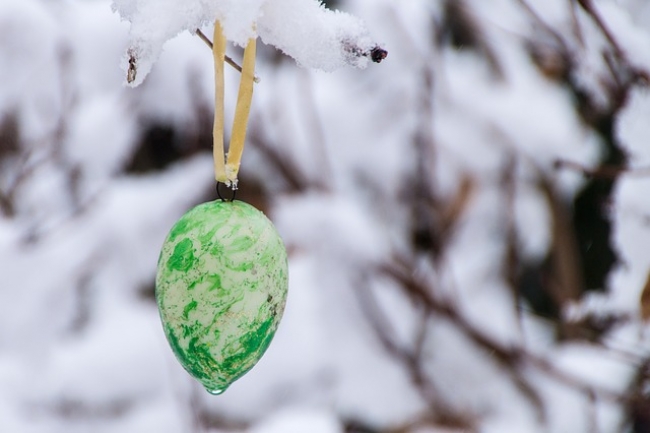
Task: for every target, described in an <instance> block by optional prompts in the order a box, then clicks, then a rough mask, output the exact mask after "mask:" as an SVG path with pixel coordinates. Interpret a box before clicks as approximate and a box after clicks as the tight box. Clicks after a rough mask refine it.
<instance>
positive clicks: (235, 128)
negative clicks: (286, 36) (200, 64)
mask: <svg viewBox="0 0 650 433" xmlns="http://www.w3.org/2000/svg"><path fill="white" fill-rule="evenodd" d="M256 48H257V40H256V39H255V38H253V39H250V40H249V41H248V44H247V45H246V48H245V49H244V61H243V64H242V70H241V81H240V82H239V94H238V95H237V106H236V107H235V117H234V120H233V125H232V134H231V138H230V146H229V147H228V159H227V161H226V158H225V156H224V139H223V136H224V88H225V85H224V62H225V59H226V38H225V36H224V34H223V30H222V28H221V24H219V21H217V22H215V24H214V38H213V42H212V53H213V56H214V89H215V102H214V127H213V130H212V136H213V137H212V138H213V157H214V175H215V179H216V180H217V182H221V183H225V184H226V185H228V186H230V187H232V188H233V189H236V188H237V175H238V173H239V166H240V165H241V157H242V153H243V152H244V142H245V141H246V127H247V125H248V117H249V114H250V110H251V102H252V100H253V86H254V82H255V54H256Z"/></svg>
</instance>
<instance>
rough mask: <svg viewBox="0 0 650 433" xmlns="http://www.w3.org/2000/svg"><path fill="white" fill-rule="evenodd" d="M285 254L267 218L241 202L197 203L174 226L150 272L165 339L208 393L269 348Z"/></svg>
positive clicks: (281, 300) (282, 294) (280, 305)
mask: <svg viewBox="0 0 650 433" xmlns="http://www.w3.org/2000/svg"><path fill="white" fill-rule="evenodd" d="M287 286H288V280H287V254H286V250H285V248H284V245H283V243H282V240H281V239H280V236H279V235H278V233H277V231H276V230H275V228H274V227H273V225H272V224H271V222H270V221H269V220H268V219H267V218H266V217H265V216H264V214H263V213H262V212H260V211H258V210H257V209H255V208H254V207H252V206H250V205H248V204H246V203H243V202H239V201H235V202H224V201H220V200H218V201H213V202H209V203H203V204H201V205H199V206H197V207H195V208H194V209H192V210H190V211H189V212H187V213H186V214H185V215H183V217H181V219H180V220H179V221H178V222H177V223H176V224H175V225H174V227H172V229H171V231H170V233H169V235H168V236H167V239H166V240H165V243H164V244H163V247H162V251H161V253H160V259H159V261H158V273H157V275H156V299H157V301H158V309H159V311H160V317H161V319H162V323H163V328H164V330H165V334H166V336H167V340H168V341H169V344H170V346H171V348H172V350H173V351H174V353H175V354H176V357H177V358H178V360H179V361H180V363H181V364H182V365H183V367H184V368H185V369H186V370H187V371H188V372H189V373H190V374H191V375H192V376H194V377H195V378H196V379H197V380H198V381H199V382H201V383H202V384H203V386H204V387H205V388H206V389H207V390H208V391H209V392H211V393H213V394H220V393H221V392H223V391H224V390H225V389H226V388H227V387H228V386H229V385H230V384H231V383H232V382H233V381H235V380H236V379H238V378H239V377H241V376H242V375H244V374H245V373H246V372H247V371H248V370H250V369H251V368H252V367H253V366H254V365H255V364H256V363H257V361H259V359H260V358H261V357H262V355H263V354H264V352H265V351H266V349H267V348H268V346H269V344H270V342H271V340H272V338H273V335H274V334H275V330H276V329H277V327H278V324H279V322H280V318H281V317H282V313H283V311H284V305H285V302H286V296H287Z"/></svg>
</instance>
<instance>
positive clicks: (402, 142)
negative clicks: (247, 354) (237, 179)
mask: <svg viewBox="0 0 650 433" xmlns="http://www.w3.org/2000/svg"><path fill="white" fill-rule="evenodd" d="M326 3H327V5H328V6H329V7H331V8H339V9H341V10H345V11H347V12H350V13H353V14H355V15H356V16H358V17H361V18H362V19H364V20H365V21H366V22H367V24H368V26H369V27H370V29H371V32H372V34H373V35H374V37H375V38H376V39H377V40H378V41H380V42H381V43H382V46H384V47H385V48H386V49H387V50H388V52H389V56H388V58H387V59H386V60H385V61H384V62H382V63H381V65H376V64H371V65H370V66H369V67H368V68H367V69H365V70H356V69H346V70H340V71H337V72H334V73H329V74H327V73H321V72H318V71H311V70H307V69H304V68H301V67H299V66H298V65H296V64H295V62H293V60H291V59H290V58H288V57H285V56H284V55H283V54H282V53H280V52H278V51H276V50H275V49H273V48H272V47H266V46H263V45H262V44H261V43H260V45H259V48H258V49H259V59H258V70H257V72H258V75H259V76H260V77H261V82H260V83H259V84H257V85H256V88H255V96H254V99H253V107H252V113H251V119H250V124H249V134H248V143H247V148H246V152H245V154H244V158H243V164H242V170H241V174H240V176H241V183H240V190H239V192H238V198H240V199H242V200H245V201H247V202H249V203H251V204H253V205H255V206H257V207H258V208H260V209H262V210H263V211H264V212H265V213H266V214H267V215H269V217H270V218H271V219H272V220H273V222H274V223H275V224H276V226H277V228H278V230H279V231H280V233H281V235H282V237H283V239H284V240H285V243H286V245H287V248H288V250H289V254H290V293H289V298H288V303H287V307H286V312H285V317H284V320H283V322H282V323H281V325H280V328H279V330H278V332H277V334H276V338H275V340H274V342H273V343H272V344H271V347H270V348H269V350H268V352H267V353H266V355H265V356H264V358H263V359H262V360H261V361H260V363H259V364H258V365H257V366H256V367H255V368H254V369H253V370H252V371H251V372H250V373H249V374H247V375H246V376H245V377H243V378H242V379H240V380H239V381H238V382H236V383H235V384H234V385H233V386H232V387H231V388H230V389H229V390H228V391H227V392H226V393H225V394H223V395H221V396H218V397H215V396H211V395H209V394H208V393H206V392H205V391H204V390H203V389H202V387H201V386H200V385H199V384H198V383H196V382H194V381H193V380H192V379H191V378H190V377H189V376H188V375H187V374H186V373H185V372H184V370H183V369H182V368H181V367H180V365H179V364H178V363H177V362H176V360H175V358H174V356H173V354H172V352H171V350H170V349H169V348H168V346H167V343H166V341H165V339H164V336H163V332H162V328H161V325H160V323H159V318H158V312H157V309H156V304H155V300H154V295H153V293H154V275H155V269H156V261H157V259H158V253H159V248H160V246H161V244H162V241H163V240H164V238H165V236H166V234H167V231H168V230H169V228H170V227H171V225H172V224H173V223H174V222H175V221H176V220H177V219H178V218H179V217H180V216H181V215H182V214H183V213H184V212H185V211H187V210H188V209H189V208H190V207H192V206H194V205H196V204H198V203H200V202H203V201H206V200H212V199H215V198H216V193H215V188H214V181H213V172H212V161H211V133H212V129H211V128H212V126H211V122H212V113H213V112H212V100H213V84H212V83H213V76H212V74H213V70H212V64H211V61H212V58H211V55H210V50H209V49H208V48H207V47H206V45H205V44H204V43H203V42H202V41H201V40H200V39H199V38H198V37H197V36H195V35H191V34H189V33H185V34H181V35H179V36H178V37H177V38H175V39H174V40H172V41H170V42H168V43H167V44H166V45H165V51H164V53H163V54H162V56H161V58H160V60H159V61H158V62H157V63H156V64H155V65H154V68H153V70H152V72H151V74H150V75H149V76H148V77H147V79H146V80H145V82H144V83H143V84H142V85H141V86H139V87H137V88H134V89H133V88H128V87H125V86H124V85H123V83H124V81H125V74H124V71H122V70H121V69H120V62H121V61H122V59H123V55H124V53H125V50H126V48H127V34H128V23H124V22H121V21H120V19H119V16H117V15H116V14H115V13H113V12H112V11H111V5H110V2H109V1H108V0H47V1H46V0H0V432H3V433H4V432H7V433H28V432H30V433H31V432H35V433H41V432H43V433H56V432H66V433H74V432H80V433H81V432H84V433H85V432H90V431H92V432H94V433H101V432H134V433H140V432H142V433H145V432H159V433H162V432H170V433H171V432H253V433H303V432H305V433H343V432H347V433H435V432H499V433H507V432H516V433H522V432H531V433H536V432H553V433H554V432H571V433H575V432H585V433H594V432H603V433H605V432H633V433H642V432H650V395H649V393H650V388H649V385H650V382H648V374H650V373H649V372H650V346H649V344H648V343H649V342H650V339H649V337H648V335H647V334H648V329H647V326H646V321H647V319H648V318H650V279H649V278H648V277H649V271H650V254H649V253H648V248H649V247H650V146H649V145H648V139H649V137H650V94H649V93H648V90H647V86H648V83H649V80H650V72H649V71H650V3H647V2H646V1H645V0H618V1H615V0H598V1H597V0H492V1H489V2H488V1H482V0H338V1H332V0H330V1H328V2H326ZM229 49H230V51H229V53H230V55H231V56H232V57H234V58H235V59H239V58H240V56H241V50H239V49H238V48H236V47H229ZM226 78H227V94H228V95H227V101H226V107H227V109H228V110H229V112H228V113H227V115H228V116H232V108H233V107H234V98H235V96H236V86H237V82H238V79H239V77H238V76H237V73H236V72H235V71H234V70H227V77H226ZM227 124H228V122H227Z"/></svg>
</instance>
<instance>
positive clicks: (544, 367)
mask: <svg viewBox="0 0 650 433" xmlns="http://www.w3.org/2000/svg"><path fill="white" fill-rule="evenodd" d="M410 262H411V261H410V260H407V259H404V258H395V259H394V260H393V261H392V263H390V264H384V265H381V266H380V267H379V268H378V269H377V272H378V273H379V274H382V275H385V276H386V277H388V278H390V279H391V280H393V281H394V282H396V283H398V284H399V285H400V286H401V287H402V288H403V289H404V290H406V291H407V292H408V293H409V295H410V296H411V297H412V298H413V299H415V300H417V301H418V302H420V303H421V304H422V305H423V306H424V307H425V308H426V309H427V311H429V312H431V313H432V314H435V315H437V316H439V317H441V318H444V319H447V320H449V321H450V322H451V323H453V324H454V325H455V326H456V327H457V328H458V329H459V330H460V331H462V332H463V333H464V334H465V336H466V337H468V338H469V339H470V340H471V341H472V342H473V343H474V344H476V346H478V347H479V348H481V349H482V350H484V351H485V352H486V353H487V354H488V355H489V356H490V357H491V358H493V359H494V360H495V361H497V363H498V364H501V366H502V367H504V368H505V370H506V371H507V372H509V373H511V374H516V375H517V381H519V380H520V381H521V382H522V383H523V384H525V385H524V386H526V387H529V386H530V385H528V384H527V380H526V379H525V378H524V372H523V370H524V369H525V368H526V367H534V368H536V369H538V370H539V371H541V372H543V373H546V374H547V375H548V376H549V377H551V378H553V379H555V380H557V381H559V382H561V383H563V384H565V385H567V386H570V387H572V388H575V389H576V390H578V391H580V392H583V393H585V395H587V394H591V393H593V394H594V395H596V396H597V397H598V398H602V399H604V400H607V401H610V402H622V401H624V400H625V399H624V397H623V396H622V395H621V394H619V393H617V392H615V391H611V390H608V389H606V388H603V387H597V386H594V385H592V384H589V383H587V382H584V381H583V380H582V379H579V378H577V377H573V376H572V375H570V374H568V373H565V372H563V371H562V370H559V369H557V368H556V367H555V366H553V365H552V364H551V363H550V362H548V361H547V360H545V359H544V358H541V357H539V356H537V355H534V354H532V353H530V352H529V351H527V350H526V349H525V348H524V347H519V346H515V345H504V344H502V343H500V342H498V341H497V340H495V339H494V338H492V336H490V335H488V334H486V333H485V332H484V331H482V330H479V329H478V328H476V327H474V325H472V324H470V323H469V322H468V321H466V320H465V318H464V317H463V316H462V315H461V314H460V313H459V312H458V311H457V310H456V309H455V307H453V305H452V304H450V303H449V302H447V301H444V300H441V299H437V298H436V297H435V296H432V295H431V293H430V290H429V287H430V284H429V283H427V282H424V281H420V280H418V279H417V278H416V277H415V276H414V275H415V272H414V270H413V269H411V268H410V267H409V265H408V263H410ZM530 389H531V392H530V394H529V395H528V397H531V395H536V392H534V391H532V388H530ZM535 399H537V398H535ZM536 404H541V402H539V400H538V403H536Z"/></svg>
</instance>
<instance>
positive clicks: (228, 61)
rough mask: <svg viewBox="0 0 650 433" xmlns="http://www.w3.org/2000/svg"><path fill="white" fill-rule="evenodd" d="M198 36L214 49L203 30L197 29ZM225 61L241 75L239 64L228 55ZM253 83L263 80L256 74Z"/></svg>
mask: <svg viewBox="0 0 650 433" xmlns="http://www.w3.org/2000/svg"><path fill="white" fill-rule="evenodd" d="M196 35H197V36H198V37H199V38H201V40H202V41H203V42H205V43H206V45H207V46H208V47H210V49H212V41H211V40H210V39H208V37H207V36H206V35H205V33H203V32H202V31H201V29H196ZM224 59H225V61H226V63H228V64H229V65H230V66H232V67H233V68H234V69H235V70H237V72H239V73H240V74H241V71H242V68H241V66H239V65H238V64H237V62H235V61H234V60H233V59H232V58H231V57H230V56H228V54H226V55H225V56H224ZM253 81H255V82H256V83H259V82H260V81H261V79H260V77H259V76H257V74H256V75H255V78H254V79H253Z"/></svg>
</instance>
